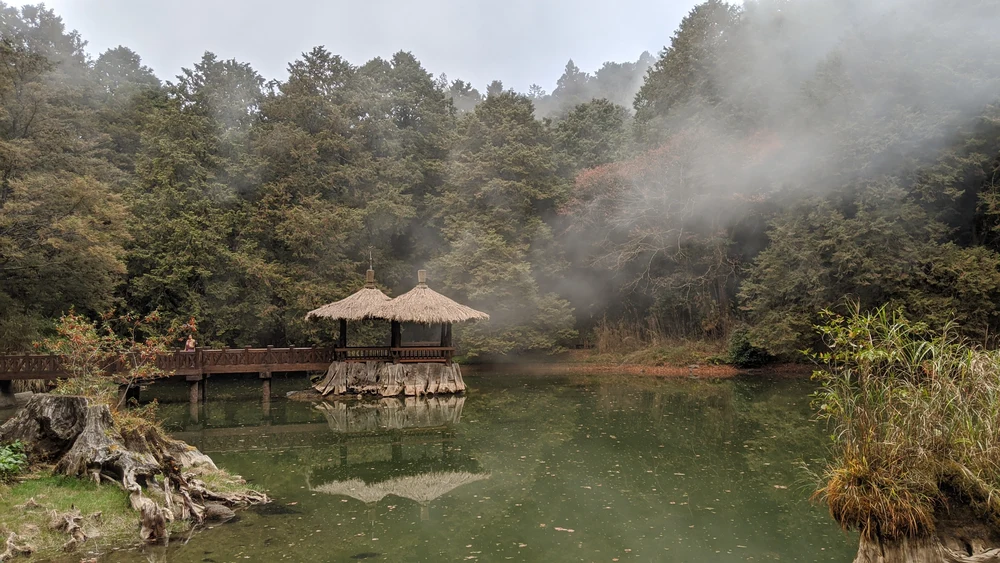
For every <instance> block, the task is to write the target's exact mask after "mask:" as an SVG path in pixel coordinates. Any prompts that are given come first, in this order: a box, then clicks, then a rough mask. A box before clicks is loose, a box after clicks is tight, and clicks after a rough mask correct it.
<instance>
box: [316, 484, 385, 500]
mask: <svg viewBox="0 0 1000 563" xmlns="http://www.w3.org/2000/svg"><path fill="white" fill-rule="evenodd" d="M309 490H311V491H316V492H317V493H326V494H328V495H343V496H347V497H352V498H356V499H358V500H360V501H361V502H363V503H365V504H368V503H370V502H378V501H380V500H382V499H383V498H384V497H385V496H386V495H387V494H389V491H388V490H386V489H385V488H383V487H380V486H378V484H376V485H374V486H372V485H368V484H367V483H365V482H364V481H362V480H361V479H351V480H350V481H333V482H332V483H324V484H322V485H319V486H318V487H316V488H312V487H310V488H309Z"/></svg>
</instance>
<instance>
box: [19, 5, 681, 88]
mask: <svg viewBox="0 0 1000 563" xmlns="http://www.w3.org/2000/svg"><path fill="white" fill-rule="evenodd" d="M25 1H26V2H27V1H28V0H25ZM8 3H11V4H18V2H16V1H15V2H10V1H9V0H8ZM695 3H696V2H695V0H489V1H487V0H328V1H322V0H167V1H164V0H45V4H46V5H47V6H48V7H50V8H52V9H54V10H55V11H56V13H57V14H59V15H61V16H62V17H63V20H64V21H65V23H66V26H67V27H68V28H70V29H76V30H77V31H79V32H80V34H81V35H82V36H83V38H84V39H85V40H86V41H88V42H89V45H88V48H87V50H88V51H89V52H90V53H91V54H92V55H94V56H96V55H98V54H100V53H101V52H102V51H104V50H105V49H108V48H110V47H116V46H118V45H124V46H126V47H129V48H131V49H132V50H134V51H136V52H138V53H139V55H140V56H142V59H143V62H144V63H145V64H147V65H148V66H150V67H152V68H153V70H154V71H156V74H157V75H158V76H159V77H160V78H161V79H166V80H173V78H174V76H176V75H177V74H178V73H179V71H180V68H181V67H190V66H191V65H192V64H193V63H194V62H196V61H197V60H199V59H200V58H201V55H202V53H204V52H205V51H212V52H214V53H215V54H216V55H218V56H219V57H220V58H224V59H230V58H235V59H238V60H240V61H242V62H249V63H250V64H251V65H252V66H253V67H254V68H255V69H256V70H257V71H258V72H260V73H261V74H262V75H264V76H265V77H267V78H284V77H285V76H286V71H285V68H286V65H287V64H288V63H289V62H291V61H292V60H294V59H296V58H298V57H299V55H300V54H301V53H302V52H303V51H307V50H309V49H311V48H312V47H314V46H316V45H325V46H326V48H327V49H329V50H330V51H331V52H333V53H335V54H339V55H342V56H344V57H346V58H347V59H348V60H349V61H350V62H351V63H353V64H361V63H363V62H365V61H367V60H369V59H371V58H373V57H376V56H382V57H388V56H390V55H392V53H394V52H396V51H400V50H406V51H411V52H412V53H413V54H414V55H415V56H416V57H417V59H418V60H419V61H420V62H421V63H423V65H424V68H426V69H427V70H428V71H430V72H431V73H433V74H434V75H435V76H437V75H438V74H440V73H442V72H443V73H446V74H447V75H448V77H449V78H450V79H452V80H454V79H456V78H461V79H463V80H466V81H471V82H472V83H473V84H474V85H475V86H476V87H478V88H480V89H484V88H485V86H486V84H488V83H489V82H490V81H492V80H495V79H499V80H503V82H504V84H505V85H506V86H508V87H513V88H515V89H517V90H519V91H525V90H527V88H528V86H529V85H531V84H532V83H537V84H540V85H541V86H542V87H543V88H545V90H547V91H552V88H553V87H554V86H555V81H556V79H558V78H559V76H560V75H561V74H562V70H563V67H564V66H565V64H566V61H567V60H569V59H570V58H572V59H573V60H574V62H576V64H577V65H578V66H579V67H580V68H581V69H583V70H585V71H588V72H593V71H594V70H597V68H599V67H600V66H601V63H603V62H604V61H619V62H621V61H631V60H635V59H637V58H638V57H639V55H640V54H641V53H642V52H643V51H645V50H648V51H650V52H651V53H653V54H656V53H657V52H658V51H659V50H660V49H661V48H663V47H664V46H665V45H666V44H667V43H668V42H669V41H670V36H671V35H672V34H673V32H674V30H675V29H676V28H677V25H678V23H680V20H681V18H683V17H684V15H685V14H687V12H688V11H689V10H690V9H691V8H692V7H693V6H694V5H695Z"/></svg>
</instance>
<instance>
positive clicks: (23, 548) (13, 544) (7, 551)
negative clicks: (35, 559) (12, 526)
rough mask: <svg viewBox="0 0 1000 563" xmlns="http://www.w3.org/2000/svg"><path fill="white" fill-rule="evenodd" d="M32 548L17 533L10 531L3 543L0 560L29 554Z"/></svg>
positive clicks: (32, 550)
mask: <svg viewBox="0 0 1000 563" xmlns="http://www.w3.org/2000/svg"><path fill="white" fill-rule="evenodd" d="M34 551H35V550H34V548H32V547H31V546H30V545H28V544H26V543H24V542H23V541H22V540H20V538H19V537H18V535H17V534H15V533H14V532H11V533H10V535H9V536H7V541H6V542H5V543H4V550H3V553H0V561H9V560H10V559H13V558H15V557H17V556H19V555H31V554H32V552H34Z"/></svg>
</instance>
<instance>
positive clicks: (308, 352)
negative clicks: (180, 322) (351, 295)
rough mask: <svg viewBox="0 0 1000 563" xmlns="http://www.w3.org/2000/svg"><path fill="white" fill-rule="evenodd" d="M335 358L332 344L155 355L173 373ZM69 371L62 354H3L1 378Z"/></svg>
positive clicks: (324, 363)
mask: <svg viewBox="0 0 1000 563" xmlns="http://www.w3.org/2000/svg"><path fill="white" fill-rule="evenodd" d="M333 361H334V351H333V349H332V348H315V347H313V348H274V347H267V348H224V349H221V350H216V349H204V348H198V349H196V350H193V351H189V352H185V351H175V352H167V353H165V354H160V355H158V356H157V357H156V367H157V368H159V369H160V370H162V371H164V372H166V373H168V374H172V375H193V374H211V373H253V372H263V371H268V372H274V371H276V372H282V371H314V370H316V371H318V370H324V369H326V368H327V367H328V366H329V365H330V364H331V363H332V362H333ZM111 369H112V371H121V370H122V369H123V368H122V367H121V366H119V365H117V364H112V368H111ZM68 375H69V374H68V373H67V372H66V370H65V369H64V368H63V358H62V357H61V356H57V355H48V354H21V355H6V356H0V380H11V379H58V378H63V377H67V376H68Z"/></svg>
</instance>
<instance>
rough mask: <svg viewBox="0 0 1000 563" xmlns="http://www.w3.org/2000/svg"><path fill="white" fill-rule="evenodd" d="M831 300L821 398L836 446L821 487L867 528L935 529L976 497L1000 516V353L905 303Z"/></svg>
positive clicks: (914, 532)
mask: <svg viewBox="0 0 1000 563" xmlns="http://www.w3.org/2000/svg"><path fill="white" fill-rule="evenodd" d="M853 309H854V310H853V312H852V314H850V315H848V316H846V317H845V316H840V315H835V314H833V313H830V312H825V313H824V314H825V318H826V324H825V325H823V326H821V327H818V330H819V331H820V334H821V335H822V337H823V339H824V342H825V344H826V346H827V351H825V352H822V353H816V354H813V357H814V358H815V359H816V360H817V361H819V362H820V364H821V365H822V369H820V370H819V371H817V372H816V373H815V376H814V377H815V378H816V379H817V380H819V382H820V383H821V385H822V387H821V390H820V391H819V392H818V393H817V395H816V400H815V405H816V407H817V408H818V410H819V415H820V417H821V418H824V419H826V420H828V421H829V422H830V423H831V428H832V430H833V434H832V440H833V443H834V450H835V451H834V457H833V460H832V461H831V462H830V463H829V465H828V466H827V468H826V470H825V472H824V474H823V481H824V482H823V484H822V486H821V487H820V488H819V490H818V491H816V495H815V498H818V499H822V500H825V502H826V503H827V504H828V505H829V508H830V512H831V514H832V515H833V517H834V518H835V519H836V520H837V521H838V522H839V523H840V525H841V526H843V527H844V528H845V529H853V530H859V531H860V532H861V534H862V536H864V537H865V538H867V539H870V540H876V539H882V540H894V539H903V538H926V537H929V536H930V535H931V534H933V532H934V530H935V513H936V512H937V511H944V510H947V509H948V506H949V504H950V503H953V502H960V503H963V504H966V505H968V506H969V507H971V508H972V509H973V512H974V513H975V514H976V515H977V516H978V517H981V518H983V520H984V522H993V523H1000V353H998V352H997V351H995V350H986V349H983V348H981V347H979V346H977V345H974V344H973V343H970V342H969V341H967V340H965V339H964V338H963V337H961V336H960V335H959V332H958V330H957V327H956V326H955V325H948V326H944V327H941V328H939V329H932V328H931V327H929V326H927V325H926V324H924V323H920V322H913V321H911V320H909V319H907V318H906V316H905V315H904V314H903V313H902V312H901V311H898V310H889V309H887V308H884V307H883V308H881V309H877V310H874V311H871V312H862V311H860V309H859V308H858V307H857V306H854V308H853Z"/></svg>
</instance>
